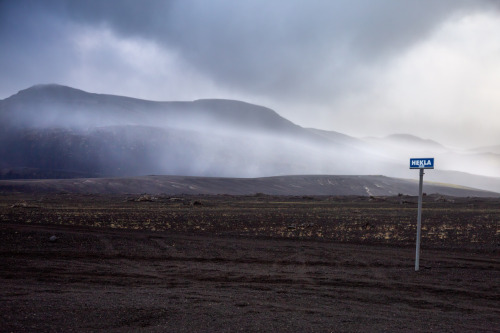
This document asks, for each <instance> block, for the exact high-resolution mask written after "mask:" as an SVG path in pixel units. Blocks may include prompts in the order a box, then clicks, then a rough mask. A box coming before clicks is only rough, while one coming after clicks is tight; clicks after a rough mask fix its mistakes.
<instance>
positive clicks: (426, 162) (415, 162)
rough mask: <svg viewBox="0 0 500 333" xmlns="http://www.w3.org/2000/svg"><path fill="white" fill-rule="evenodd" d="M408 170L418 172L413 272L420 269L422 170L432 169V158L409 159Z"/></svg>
mask: <svg viewBox="0 0 500 333" xmlns="http://www.w3.org/2000/svg"><path fill="white" fill-rule="evenodd" d="M410 169H419V170H420V181H419V183H418V214H417V245H416V249H415V272H417V271H418V270H419V269H420V239H421V234H422V232H421V230H422V199H423V194H422V187H423V182H424V169H434V158H410Z"/></svg>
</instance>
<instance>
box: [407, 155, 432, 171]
mask: <svg viewBox="0 0 500 333" xmlns="http://www.w3.org/2000/svg"><path fill="white" fill-rule="evenodd" d="M410 169H434V157H432V158H410Z"/></svg>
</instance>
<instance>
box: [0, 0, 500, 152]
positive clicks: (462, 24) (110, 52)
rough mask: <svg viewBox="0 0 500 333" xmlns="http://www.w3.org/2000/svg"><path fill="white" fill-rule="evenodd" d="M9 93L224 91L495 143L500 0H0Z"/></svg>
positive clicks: (299, 114)
mask: <svg viewBox="0 0 500 333" xmlns="http://www.w3.org/2000/svg"><path fill="white" fill-rule="evenodd" d="M0 48H1V50H0V99H3V98H6V97H8V96H10V95H12V94H14V93H16V92H17V91H19V90H21V89H25V88H27V87H29V86H32V85H34V84H38V83H59V84H63V85H69V86H72V87H75V88H79V89H83V90H86V91H89V92H97V93H110V94H118V95H127V96H132V97H137V98H144V99H152V100H165V101H171V100H194V99H199V98H228V99H238V100H244V101H247V102H250V103H255V104H260V105H264V106H267V107H271V108H273V109H274V110H275V111H276V112H278V113H279V114H280V115H282V116H283V117H285V118H288V119H289V120H291V121H293V122H295V123H296V124H298V125H301V126H304V127H316V128H320V129H325V130H333V131H338V132H342V133H345V134H349V135H353V136H357V137H364V136H385V135H388V134H392V133H409V134H414V135H417V136H420V137H423V138H430V139H434V140H437V141H439V142H441V143H443V144H445V145H449V146H452V147H472V146H481V145H499V144H500V1H497V0H325V1H319V0H318V1H314V0H302V1H299V0H282V1H280V0H239V1H235V0H226V1H221V0H210V1H209V0H199V1H194V0H172V1H167V0H141V1H139V0H137V1H133V0H116V1H113V0H108V1H104V0H85V1H84V0H82V1H78V0H66V1H65V0H53V1H52V0H44V1H39V0H32V1H29V0H0Z"/></svg>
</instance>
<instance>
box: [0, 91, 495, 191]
mask: <svg viewBox="0 0 500 333" xmlns="http://www.w3.org/2000/svg"><path fill="white" fill-rule="evenodd" d="M0 118H1V120H2V125H1V126H2V134H1V138H0V139H1V145H0V146H1V147H0V154H1V158H2V159H1V160H2V162H1V163H2V164H1V167H2V169H3V170H13V169H16V168H33V169H39V170H42V171H39V175H40V174H42V175H43V170H45V171H47V170H51V175H53V174H54V171H60V172H61V175H64V177H66V176H67V175H68V174H69V175H71V174H73V175H74V176H82V175H83V176H86V177H101V176H107V177H108V176H112V177H117V176H120V177H122V176H139V175H153V174H154V175H162V174H168V175H185V176H214V177H263V176H276V175H291V174H332V175H368V174H372V175H373V174H380V175H386V176H390V177H402V178H417V173H415V172H414V170H409V165H408V163H409V158H410V157H435V159H436V170H428V171H427V172H426V173H427V174H428V175H427V176H426V179H428V180H436V181H442V182H449V181H450V180H453V182H454V183H456V184H459V185H465V186H471V187H478V188H483V189H489V190H493V191H500V178H498V177H500V174H499V172H500V155H499V154H498V153H497V152H495V151H494V149H493V148H494V147H492V149H491V151H490V150H486V151H484V149H483V150H481V149H478V150H474V151H454V150H452V149H449V148H447V147H444V146H442V145H440V144H439V143H437V142H434V141H432V140H423V139H420V138H417V137H411V136H408V135H394V136H390V137H387V138H365V139H358V138H353V137H349V136H346V135H343V134H341V133H336V132H326V131H317V130H314V129H306V128H302V127H300V126H297V125H296V124H293V123H292V122H290V121H288V120H286V119H284V118H282V117H280V116H279V115H278V114H277V113H276V112H274V111H273V110H270V109H268V108H265V107H261V106H256V105H252V104H248V103H244V102H239V101H230V100H198V101H194V102H152V101H145V100H138V99H132V98H127V97H119V96H110V95H99V94H90V93H86V92H83V91H80V90H76V89H72V88H68V87H63V86H58V85H42V86H35V87H32V88H29V89H26V90H23V91H21V92H19V93H18V94H16V95H13V96H11V97H10V98H7V99H5V100H3V101H0ZM4 174H5V172H4ZM488 177H496V178H488Z"/></svg>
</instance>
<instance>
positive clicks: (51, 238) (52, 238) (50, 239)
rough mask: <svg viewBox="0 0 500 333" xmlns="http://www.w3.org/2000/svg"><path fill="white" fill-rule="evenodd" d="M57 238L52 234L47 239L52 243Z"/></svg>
mask: <svg viewBox="0 0 500 333" xmlns="http://www.w3.org/2000/svg"><path fill="white" fill-rule="evenodd" d="M58 239H59V238H58V237H57V236H56V235H52V236H50V238H49V241H51V242H52V243H54V242H56V241H57V240H58Z"/></svg>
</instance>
